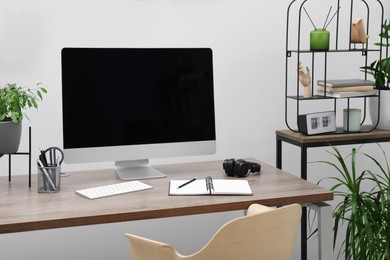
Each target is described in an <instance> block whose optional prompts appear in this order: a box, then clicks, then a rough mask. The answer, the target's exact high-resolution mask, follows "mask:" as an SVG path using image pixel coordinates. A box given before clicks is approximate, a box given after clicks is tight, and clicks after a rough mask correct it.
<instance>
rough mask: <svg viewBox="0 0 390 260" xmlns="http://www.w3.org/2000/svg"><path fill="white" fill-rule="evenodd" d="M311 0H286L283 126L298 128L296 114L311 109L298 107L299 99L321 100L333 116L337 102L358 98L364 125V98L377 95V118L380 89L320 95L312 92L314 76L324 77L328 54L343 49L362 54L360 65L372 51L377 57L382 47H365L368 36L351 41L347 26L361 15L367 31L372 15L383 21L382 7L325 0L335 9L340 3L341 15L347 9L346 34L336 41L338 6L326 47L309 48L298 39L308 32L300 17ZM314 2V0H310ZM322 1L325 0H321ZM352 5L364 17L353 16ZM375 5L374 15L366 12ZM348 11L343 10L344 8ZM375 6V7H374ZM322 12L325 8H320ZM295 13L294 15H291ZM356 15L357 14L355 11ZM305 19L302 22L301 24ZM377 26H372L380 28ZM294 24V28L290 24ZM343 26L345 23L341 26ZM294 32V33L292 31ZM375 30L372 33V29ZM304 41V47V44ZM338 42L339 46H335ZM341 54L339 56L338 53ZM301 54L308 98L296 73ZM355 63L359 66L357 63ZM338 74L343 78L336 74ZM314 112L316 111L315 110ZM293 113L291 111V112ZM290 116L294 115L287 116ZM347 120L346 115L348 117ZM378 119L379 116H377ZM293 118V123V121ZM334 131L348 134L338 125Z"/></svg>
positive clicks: (355, 1) (377, 3) (348, 0)
mask: <svg viewBox="0 0 390 260" xmlns="http://www.w3.org/2000/svg"><path fill="white" fill-rule="evenodd" d="M310 2H311V1H309V0H301V1H299V0H293V1H292V2H290V4H289V6H288V9H287V26H286V61H285V65H286V67H285V123H286V125H287V127H288V128H289V129H290V130H291V131H294V132H298V130H297V129H298V117H299V115H302V114H307V113H312V112H313V111H307V110H306V111H305V110H304V109H303V108H302V107H303V106H302V102H310V101H312V102H313V101H314V102H321V103H322V106H326V107H329V109H326V110H324V111H334V112H335V115H336V118H337V115H338V113H337V112H338V111H337V110H338V109H339V106H340V104H341V105H342V104H345V105H344V108H346V109H349V108H350V105H351V103H352V100H354V101H353V102H354V103H356V102H362V103H361V105H360V106H362V108H363V109H362V115H363V116H362V121H361V125H364V126H367V125H366V119H367V113H368V112H367V111H368V108H367V101H368V98H377V99H378V118H379V105H380V90H378V94H376V95H371V96H364V97H348V98H334V97H329V96H326V93H325V94H324V95H316V94H315V93H316V88H315V86H316V82H317V80H318V79H321V80H324V81H325V82H326V80H327V79H328V67H329V56H330V55H331V56H332V57H333V56H334V55H343V54H344V55H345V54H346V53H350V54H353V55H355V54H356V55H360V56H361V57H362V62H361V65H360V66H366V65H368V64H369V63H370V61H371V60H372V57H371V56H373V55H376V56H377V57H378V56H379V59H381V57H382V47H377V48H375V47H374V48H373V47H370V48H369V47H368V46H370V38H368V40H367V43H366V44H355V43H351V38H350V37H351V36H350V35H351V28H352V20H353V19H354V18H363V19H364V23H365V30H366V34H367V35H370V29H371V27H372V28H374V27H373V25H372V24H371V22H372V19H375V22H376V23H380V25H382V24H383V21H384V8H383V5H382V3H381V1H379V0H371V1H364V0H335V1H331V0H328V1H326V3H328V4H329V6H332V7H334V8H333V10H337V9H338V8H339V7H340V6H342V7H343V11H344V12H343V14H344V15H345V12H347V13H348V16H349V24H347V25H346V26H349V32H348V33H349V35H346V33H344V34H343V39H344V43H343V44H340V38H341V37H340V31H341V30H340V29H341V19H340V17H341V14H340V13H341V10H342V9H341V8H340V12H337V13H336V14H335V17H334V19H333V20H332V24H333V25H332V29H329V31H330V35H331V41H330V46H329V50H327V51H312V50H310V49H309V44H308V43H306V44H305V43H304V42H303V41H302V38H303V37H302V36H303V35H309V34H310V30H307V29H305V28H308V26H307V23H306V22H303V19H302V18H303V17H304V16H306V14H305V12H304V10H305V9H304V7H305V6H307V5H309V4H310ZM313 2H314V1H313ZM324 2H325V1H324ZM356 5H359V9H363V10H365V11H364V13H365V15H364V17H354V16H355V13H354V7H355V6H356ZM372 6H375V8H374V11H375V15H374V16H373V17H371V16H370V12H371V11H372V10H371V7H372ZM347 9H348V11H345V10H347ZM377 10H379V11H377ZM324 12H325V14H326V10H324ZM378 12H380V15H378ZM294 15H295V16H294ZM359 15H360V14H359ZM292 16H294V19H292ZM305 23H306V24H305ZM303 25H305V26H306V27H305V26H303ZM380 25H378V27H375V28H380V27H379V26H380ZM293 26H294V28H292V27H293ZM343 28H344V29H345V27H343ZM292 31H293V32H294V36H297V37H296V39H295V41H294V39H293V37H292V33H291V32H292ZM295 33H296V34H295ZM374 34H376V33H374ZM306 45H307V47H306ZM340 45H342V46H341V47H339V46H340ZM340 57H342V56H340ZM303 58H305V59H306V60H310V62H309V64H308V65H309V68H310V66H311V71H310V74H311V75H310V76H311V92H312V93H313V96H312V97H311V98H304V97H303V96H302V95H300V88H302V86H300V82H299V74H298V70H297V68H298V66H299V64H300V63H301V61H302V59H303ZM375 59H377V58H375ZM319 62H321V63H322V65H323V69H322V70H321V71H316V70H315V67H316V66H315V65H317V63H319ZM360 66H359V67H360ZM319 74H321V77H320V78H318V76H317V78H316V75H319ZM367 76H368V75H367V73H365V74H364V73H362V77H364V78H365V79H367ZM340 78H343V77H342V76H340ZM342 102H343V103H342ZM289 111H296V113H294V112H293V113H291V112H290V113H289ZM317 112H318V111H317ZM292 114H293V115H292ZM291 117H295V119H294V118H291ZM348 120H349V119H348ZM378 121H379V120H378ZM294 122H295V123H294ZM375 128H376V125H372V126H371V127H364V128H362V129H364V130H361V131H362V132H363V131H365V132H370V131H372V130H374V129H375ZM337 133H345V134H348V133H350V132H348V131H344V130H342V129H337Z"/></svg>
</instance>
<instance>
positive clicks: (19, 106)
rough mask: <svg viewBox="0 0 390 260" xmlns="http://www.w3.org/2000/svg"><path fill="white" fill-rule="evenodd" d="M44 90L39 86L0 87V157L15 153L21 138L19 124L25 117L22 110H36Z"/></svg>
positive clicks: (13, 85) (8, 85) (7, 85)
mask: <svg viewBox="0 0 390 260" xmlns="http://www.w3.org/2000/svg"><path fill="white" fill-rule="evenodd" d="M43 93H47V91H46V89H45V88H43V87H41V86H40V83H38V84H37V85H36V87H35V88H33V89H31V88H28V87H27V88H22V87H20V86H18V85H16V84H10V83H9V84H6V85H5V86H4V87H0V157H1V156H2V155H4V154H9V153H14V152H17V150H18V148H19V143H20V136H21V122H22V120H23V118H24V117H27V115H26V114H25V112H24V110H25V109H27V108H35V109H37V108H38V101H39V100H42V94H43Z"/></svg>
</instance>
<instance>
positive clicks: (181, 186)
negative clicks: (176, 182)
mask: <svg viewBox="0 0 390 260" xmlns="http://www.w3.org/2000/svg"><path fill="white" fill-rule="evenodd" d="M195 180H196V178H193V179H192V180H189V181H187V182H186V183H183V184H182V185H180V186H179V187H177V188H178V189H180V188H183V187H184V186H186V185H188V184H190V183H191V182H193V181H195Z"/></svg>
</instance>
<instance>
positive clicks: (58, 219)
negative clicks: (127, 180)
mask: <svg viewBox="0 0 390 260" xmlns="http://www.w3.org/2000/svg"><path fill="white" fill-rule="evenodd" d="M252 161H256V160H252ZM256 162H259V161H256ZM259 163H260V164H261V165H262V171H261V174H260V175H253V176H250V177H248V178H247V179H248V180H249V183H250V186H251V188H252V190H253V194H254V195H253V196H190V197H189V196H168V186H169V180H171V179H191V178H193V177H197V178H205V177H206V176H211V177H213V178H221V179H222V178H229V177H227V176H226V175H225V173H224V171H223V169H222V161H213V162H201V163H189V164H177V165H161V166H155V168H156V169H158V170H160V171H162V172H164V173H165V174H167V178H161V179H149V180H142V181H143V182H144V183H147V184H149V185H151V186H153V189H150V190H145V191H139V192H134V193H128V194H123V195H118V196H112V197H107V198H101V199H96V200H89V199H86V198H84V197H80V196H78V195H76V194H75V191H76V190H78V189H84V188H89V187H97V186H102V185H108V184H113V183H118V182H121V181H120V180H119V179H118V177H117V176H116V174H115V172H114V170H113V169H108V170H95V171H83V172H72V173H71V176H69V177H62V178H61V190H60V191H59V192H58V193H53V194H43V193H38V192H37V184H36V179H37V178H36V175H35V176H34V175H33V182H32V187H31V188H28V187H27V181H28V178H27V176H26V175H19V176H13V178H12V181H11V182H10V183H9V182H8V179H7V178H6V177H1V178H0V233H11V232H20V231H31V230H42V229H51V228H61V227H73V226H82V225H90V224H102V223H113V222H121V221H130V220H140V219H153V218H163V217H172V216H184V215H192V214H201V213H210V212H222V211H231V210H241V209H246V208H247V207H248V206H249V205H250V204H252V203H261V204H264V205H269V206H272V205H274V206H279V205H286V204H290V203H310V202H321V201H328V200H332V199H333V193H332V192H330V191H329V190H327V189H324V188H321V187H319V186H317V185H314V184H312V183H310V182H307V181H305V180H302V179H300V178H298V177H296V176H293V175H291V174H289V173H286V172H284V171H281V170H278V169H276V168H275V167H272V166H270V165H268V164H266V163H263V162H259Z"/></svg>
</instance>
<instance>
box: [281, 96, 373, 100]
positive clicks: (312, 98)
mask: <svg viewBox="0 0 390 260" xmlns="http://www.w3.org/2000/svg"><path fill="white" fill-rule="evenodd" d="M366 97H379V95H366V96H358V97H341V98H338V97H329V96H326V97H325V96H322V95H313V96H312V97H310V98H305V97H303V96H287V98H290V99H295V100H318V99H346V98H366Z"/></svg>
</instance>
